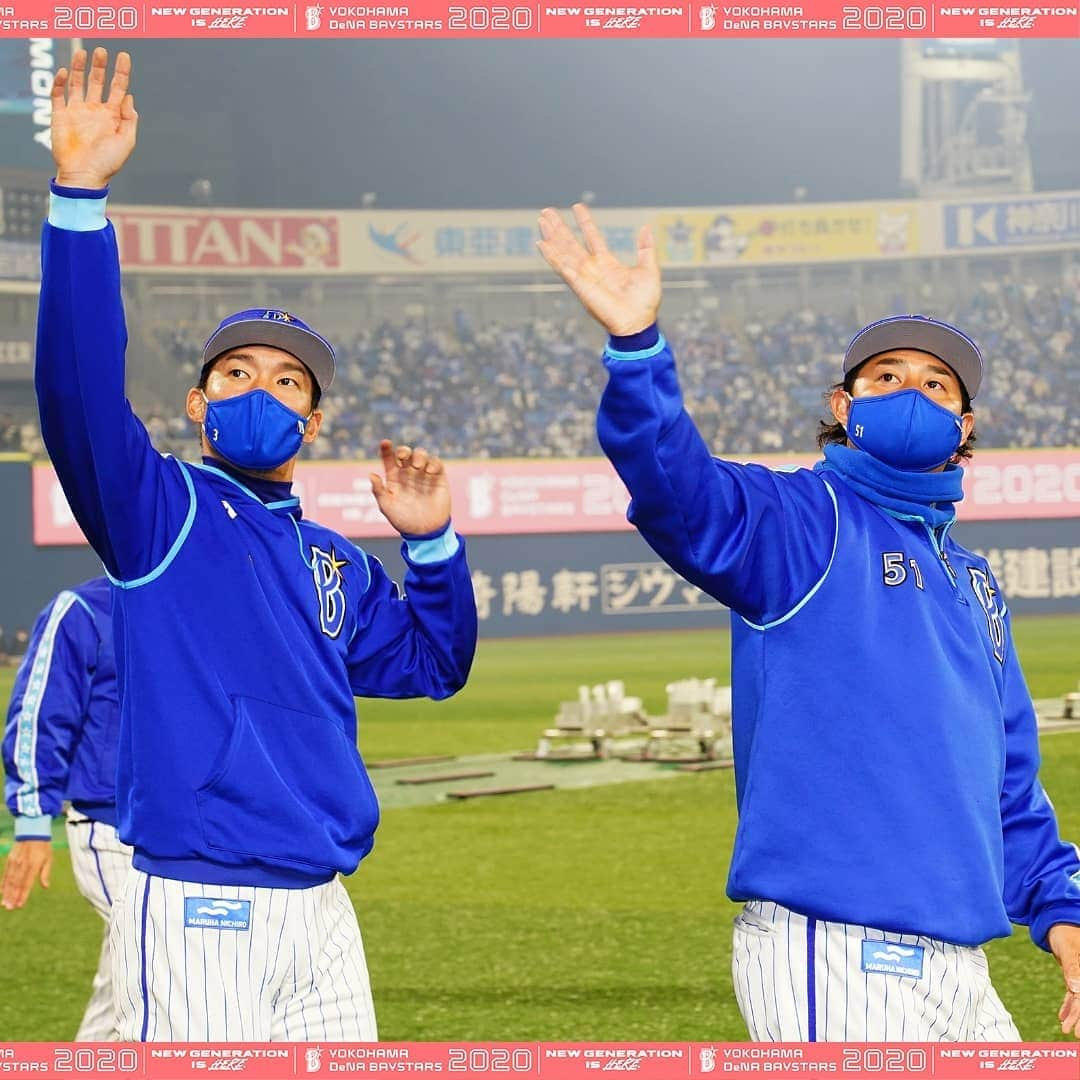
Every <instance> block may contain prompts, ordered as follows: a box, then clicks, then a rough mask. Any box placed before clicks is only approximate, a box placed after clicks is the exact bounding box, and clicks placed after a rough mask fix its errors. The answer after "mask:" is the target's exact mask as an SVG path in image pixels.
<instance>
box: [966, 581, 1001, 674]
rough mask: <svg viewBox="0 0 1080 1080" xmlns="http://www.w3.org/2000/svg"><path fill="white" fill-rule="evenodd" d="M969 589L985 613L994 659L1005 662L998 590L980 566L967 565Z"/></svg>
mask: <svg viewBox="0 0 1080 1080" xmlns="http://www.w3.org/2000/svg"><path fill="white" fill-rule="evenodd" d="M968 577H969V578H971V591H972V592H973V593H974V594H975V599H976V600H978V601H979V606H980V607H981V608H982V609H983V612H984V613H985V615H986V627H987V629H988V630H989V632H990V644H991V645H993V647H994V659H995V660H996V661H997V662H998V663H999V664H1004V663H1005V619H1004V609H1003V608H999V607H998V605H997V596H998V591H997V589H996V588H995V587H994V585H993V584H992V583H991V581H990V575H989V574H988V573H987V572H986V571H985V570H984V569H983V568H982V567H980V566H969V567H968Z"/></svg>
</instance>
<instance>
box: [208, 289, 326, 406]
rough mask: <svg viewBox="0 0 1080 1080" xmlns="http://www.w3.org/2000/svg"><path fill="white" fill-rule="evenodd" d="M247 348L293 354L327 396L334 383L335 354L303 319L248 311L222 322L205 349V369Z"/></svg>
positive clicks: (267, 311) (282, 313)
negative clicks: (270, 349) (230, 354)
mask: <svg viewBox="0 0 1080 1080" xmlns="http://www.w3.org/2000/svg"><path fill="white" fill-rule="evenodd" d="M245 345H269V346H270V347H271V348H274V349H283V350H284V351H285V352H287V353H291V354H292V355H293V356H295V357H296V359H297V360H299V361H300V363H302V364H303V365H304V367H306V368H307V369H308V371H310V372H311V374H312V376H314V379H315V381H316V382H317V383H318V384H319V391H320V393H324V394H325V393H326V391H327V389H328V388H329V386H330V384H331V383H332V382H333V381H334V350H333V348H332V347H331V345H330V342H328V341H327V340H326V338H324V337H323V336H322V335H321V334H317V333H316V332H315V331H314V330H312V329H311V327H310V326H308V324H307V323H306V322H304V321H303V319H298V318H297V317H296V316H295V315H290V314H289V312H287V311H281V310H280V309H278V308H248V309H247V310H245V311H238V312H237V313H236V314H235V315H229V316H228V317H227V318H225V319H222V321H221V325H220V326H219V327H218V328H217V329H216V330H215V331H214V332H213V333H212V334H211V335H210V337H209V339H208V340H207V342H206V345H205V346H204V347H203V366H204V367H205V366H206V365H207V364H209V363H210V361H211V360H214V359H216V358H217V357H219V356H220V355H221V354H222V353H225V352H231V351H232V350H233V349H241V348H243V347H244V346H245Z"/></svg>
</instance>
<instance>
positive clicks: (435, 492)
mask: <svg viewBox="0 0 1080 1080" xmlns="http://www.w3.org/2000/svg"><path fill="white" fill-rule="evenodd" d="M379 456H380V457H381V458H382V466H383V473H384V475H383V476H379V474H378V473H371V474H370V476H371V490H372V492H373V494H374V495H375V501H376V502H377V503H378V504H379V509H380V510H381V511H382V512H383V514H384V515H385V516H386V520H387V521H389V522H390V524H391V525H393V526H394V528H395V529H397V531H398V532H399V533H405V534H408V535H411V536H422V535H423V534H424V533H430V532H435V531H436V530H439V529H442V528H445V526H446V525H447V523H448V522H449V521H450V483H449V481H448V480H447V479H446V470H445V469H444V468H443V463H442V462H441V461H440V460H439V459H438V458H437V457H434V456H433V455H431V454H429V453H428V452H427V451H426V450H422V449H420V448H419V447H418V448H417V449H415V450H413V449H411V448H410V447H408V446H398V447H395V446H394V444H393V443H392V442H391V441H390V440H389V439H383V441H382V442H381V443H379Z"/></svg>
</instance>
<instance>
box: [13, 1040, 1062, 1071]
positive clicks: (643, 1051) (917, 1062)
mask: <svg viewBox="0 0 1080 1080" xmlns="http://www.w3.org/2000/svg"><path fill="white" fill-rule="evenodd" d="M0 1072H3V1073H5V1074H7V1073H10V1074H18V1075H33V1076H50V1077H56V1076H71V1075H78V1076H93V1077H103V1076H110V1077H116V1076H118V1075H119V1076H123V1075H128V1076H137V1077H140V1078H143V1080H181V1078H183V1077H190V1076H205V1075H206V1074H207V1073H208V1072H243V1073H245V1074H246V1075H248V1076H252V1077H259V1078H260V1080H275V1078H280V1080H284V1078H291V1077H301V1076H325V1075H328V1074H329V1073H346V1072H347V1073H352V1074H354V1075H359V1076H370V1075H372V1074H377V1075H380V1076H386V1075H387V1074H397V1075H400V1074H403V1073H404V1074H410V1075H413V1074H416V1073H429V1074H430V1073H439V1074H442V1075H450V1076H461V1077H470V1078H472V1080H495V1078H500V1077H507V1076H531V1077H534V1078H537V1080H593V1078H595V1077H597V1076H598V1075H600V1074H608V1075H610V1074H611V1073H616V1074H623V1073H632V1074H633V1075H634V1076H635V1077H637V1078H638V1080H679V1078H685V1080H703V1078H705V1077H712V1076H721V1075H724V1074H730V1073H733V1072H741V1073H747V1072H753V1073H763V1072H766V1073H771V1074H774V1075H777V1076H795V1075H799V1076H805V1075H806V1073H808V1072H832V1073H840V1074H846V1075H848V1076H862V1077H866V1076H879V1075H894V1076H895V1075H904V1076H922V1077H936V1078H938V1080H970V1078H971V1077H974V1076H986V1075H987V1074H988V1073H998V1072H1009V1073H1016V1072H1022V1073H1024V1074H1026V1075H1027V1076H1034V1077H1039V1078H1040V1080H1076V1078H1077V1077H1078V1076H1080V1048H1078V1047H1077V1045H1076V1043H994V1044H990V1045H988V1044H985V1043H945V1044H940V1043H903V1044H900V1043H895V1044H890V1043H769V1044H755V1043H700V1042H698V1043H632V1042H606V1043H535V1042H519V1043H477V1042H472V1043H419V1042H402V1043H325V1044H324V1043H135V1044H130V1043H127V1044H116V1043H77V1044H75V1043H0Z"/></svg>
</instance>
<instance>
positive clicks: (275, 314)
mask: <svg viewBox="0 0 1080 1080" xmlns="http://www.w3.org/2000/svg"><path fill="white" fill-rule="evenodd" d="M262 318H264V319H271V320H272V321H273V322H292V321H293V316H292V315H290V314H289V313H288V312H287V311H275V310H273V309H271V310H269V311H264V312H263V314H262Z"/></svg>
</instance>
